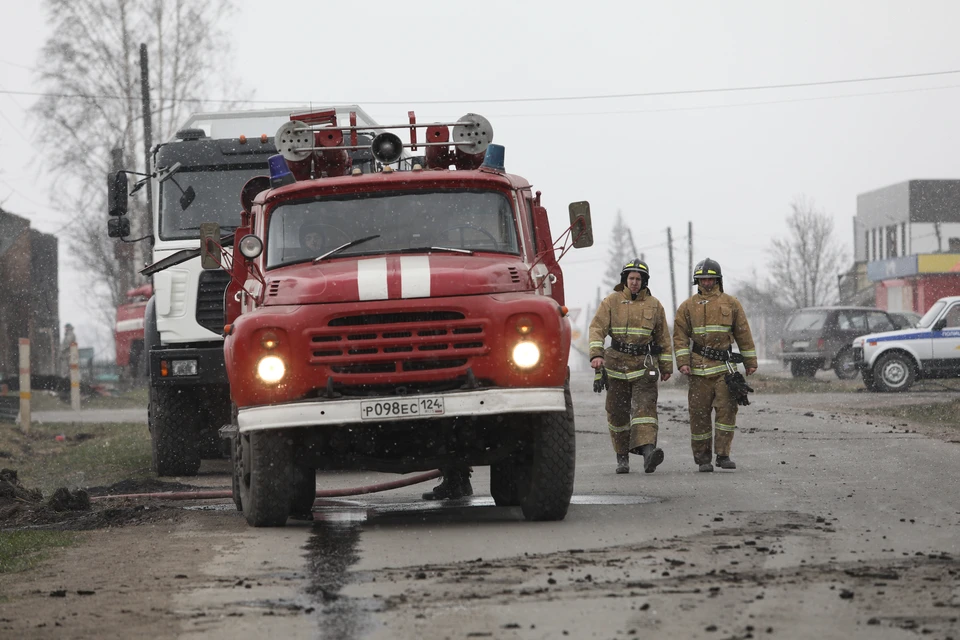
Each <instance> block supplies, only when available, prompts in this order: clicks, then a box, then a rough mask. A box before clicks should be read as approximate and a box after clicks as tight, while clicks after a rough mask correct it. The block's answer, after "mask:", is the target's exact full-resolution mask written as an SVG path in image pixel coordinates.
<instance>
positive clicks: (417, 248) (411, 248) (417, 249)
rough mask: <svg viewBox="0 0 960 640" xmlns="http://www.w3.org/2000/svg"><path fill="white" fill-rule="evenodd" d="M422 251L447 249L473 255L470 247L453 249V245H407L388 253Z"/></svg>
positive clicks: (451, 251)
mask: <svg viewBox="0 0 960 640" xmlns="http://www.w3.org/2000/svg"><path fill="white" fill-rule="evenodd" d="M424 251H449V252H450V253H463V254H465V255H468V256H472V255H473V251H471V250H470V249H454V248H453V247H408V248H406V249H395V250H393V251H390V253H422V252H424Z"/></svg>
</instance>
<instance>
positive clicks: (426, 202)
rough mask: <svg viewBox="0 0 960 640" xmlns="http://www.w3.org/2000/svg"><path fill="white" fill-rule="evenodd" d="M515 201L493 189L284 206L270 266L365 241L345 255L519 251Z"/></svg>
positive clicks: (273, 219) (276, 214) (272, 228)
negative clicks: (433, 249) (445, 250)
mask: <svg viewBox="0 0 960 640" xmlns="http://www.w3.org/2000/svg"><path fill="white" fill-rule="evenodd" d="M516 229H517V226H516V219H515V217H514V212H513V208H512V207H511V205H510V200H509V199H508V198H507V197H506V196H504V195H503V194H501V193H498V192H493V191H436V192H422V191H418V192H411V193H402V192H388V193H372V194H371V193H365V194H358V195H349V196H341V197H335V198H320V199H317V200H311V201H308V202H297V203H291V204H283V205H281V206H279V207H277V208H276V209H275V210H274V211H273V212H272V214H271V216H270V222H269V230H268V233H267V267H268V268H272V267H276V266H280V265H283V264H289V263H293V262H301V261H304V260H309V259H312V258H315V257H317V256H319V255H322V254H323V253H326V252H328V251H331V250H333V249H336V248H337V247H339V246H341V245H343V244H345V243H348V242H350V241H352V240H356V239H358V238H362V237H366V236H371V235H378V236H380V237H379V238H376V239H374V240H371V241H369V242H365V243H363V244H359V245H357V246H356V247H351V248H349V249H347V250H345V251H344V252H343V253H341V254H338V255H343V256H349V255H364V254H371V253H377V254H380V253H390V252H402V251H414V250H417V249H422V250H429V249H430V248H431V247H443V248H448V249H459V250H464V251H474V252H495V253H509V254H518V253H519V246H518V242H517V230H516Z"/></svg>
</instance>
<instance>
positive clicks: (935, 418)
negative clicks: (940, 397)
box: [867, 400, 960, 433]
mask: <svg viewBox="0 0 960 640" xmlns="http://www.w3.org/2000/svg"><path fill="white" fill-rule="evenodd" d="M867 413H871V414H874V415H883V416H889V417H891V418H902V419H904V420H911V421H913V422H917V423H920V424H926V425H933V426H937V427H949V428H952V429H954V430H955V431H957V432H958V433H960V419H958V418H957V416H958V415H960V400H952V401H950V402H928V403H926V404H907V405H898V406H894V407H875V408H872V409H867Z"/></svg>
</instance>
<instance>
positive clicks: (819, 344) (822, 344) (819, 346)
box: [817, 338, 826, 351]
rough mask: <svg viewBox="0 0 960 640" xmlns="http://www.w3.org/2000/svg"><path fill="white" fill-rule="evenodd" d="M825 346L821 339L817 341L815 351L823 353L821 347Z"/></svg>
mask: <svg viewBox="0 0 960 640" xmlns="http://www.w3.org/2000/svg"><path fill="white" fill-rule="evenodd" d="M825 344H826V342H825V341H824V339H823V338H820V339H819V340H817V351H823V346H824V345H825Z"/></svg>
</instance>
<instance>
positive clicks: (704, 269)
mask: <svg viewBox="0 0 960 640" xmlns="http://www.w3.org/2000/svg"><path fill="white" fill-rule="evenodd" d="M700 278H716V279H717V283H718V284H719V285H720V291H723V270H722V269H720V263H719V262H717V261H716V260H711V259H710V258H706V259H705V260H701V261H700V262H698V263H697V266H696V267H694V269H693V284H695V285H696V284H698V282H697V280H699V279H700Z"/></svg>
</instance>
